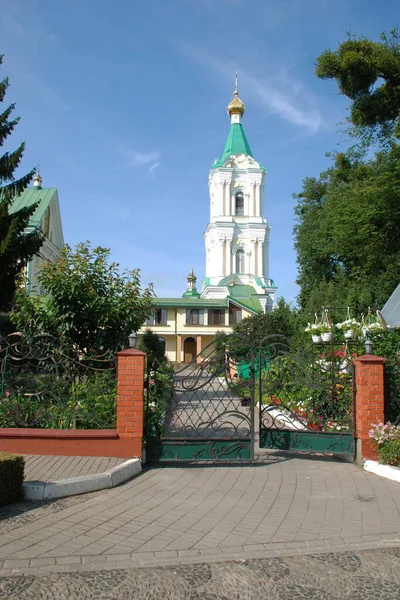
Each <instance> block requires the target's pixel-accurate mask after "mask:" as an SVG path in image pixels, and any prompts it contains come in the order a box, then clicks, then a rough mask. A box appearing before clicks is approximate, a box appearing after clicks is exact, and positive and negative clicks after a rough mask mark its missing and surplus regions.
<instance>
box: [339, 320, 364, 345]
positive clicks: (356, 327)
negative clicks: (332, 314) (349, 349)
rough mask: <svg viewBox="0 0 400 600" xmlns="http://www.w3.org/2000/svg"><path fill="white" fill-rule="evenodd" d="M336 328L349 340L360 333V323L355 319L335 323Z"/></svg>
mask: <svg viewBox="0 0 400 600" xmlns="http://www.w3.org/2000/svg"><path fill="white" fill-rule="evenodd" d="M336 328H337V329H339V330H340V331H342V332H343V334H344V337H345V338H346V339H347V340H350V339H352V338H354V337H357V336H358V335H360V333H361V323H359V322H358V321H357V320H356V319H350V318H348V319H346V320H345V321H343V322H342V323H337V324H336Z"/></svg>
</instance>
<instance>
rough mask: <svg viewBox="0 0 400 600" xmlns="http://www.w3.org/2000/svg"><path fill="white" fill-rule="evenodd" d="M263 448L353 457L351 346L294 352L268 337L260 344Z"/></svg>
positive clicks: (282, 343) (259, 393)
mask: <svg viewBox="0 0 400 600" xmlns="http://www.w3.org/2000/svg"><path fill="white" fill-rule="evenodd" d="M259 356H260V361H261V363H263V364H264V367H263V368H261V369H260V370H259V374H258V393H257V397H258V404H259V423H260V429H259V436H260V438H259V443H260V448H270V449H271V448H275V449H279V450H301V451H309V452H318V453H330V454H345V455H348V457H349V458H350V459H354V451H355V446H354V439H353V423H352V417H353V412H354V406H353V405H354V387H353V365H352V360H351V357H350V356H349V350H348V347H347V346H345V347H343V346H339V347H335V346H333V344H332V345H331V344H328V345H326V344H321V345H318V346H317V347H315V346H314V349H313V352H312V353H308V352H306V351H302V352H297V353H294V352H291V351H290V349H289V346H288V343H287V341H286V340H285V339H283V338H281V337H279V336H269V337H268V338H265V340H263V342H262V344H261V345H260V348H259Z"/></svg>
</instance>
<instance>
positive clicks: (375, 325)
mask: <svg viewBox="0 0 400 600" xmlns="http://www.w3.org/2000/svg"><path fill="white" fill-rule="evenodd" d="M384 329H385V328H384V326H383V325H382V323H380V322H379V321H375V322H374V323H369V325H365V326H364V327H363V331H364V333H366V332H367V331H383V330H384Z"/></svg>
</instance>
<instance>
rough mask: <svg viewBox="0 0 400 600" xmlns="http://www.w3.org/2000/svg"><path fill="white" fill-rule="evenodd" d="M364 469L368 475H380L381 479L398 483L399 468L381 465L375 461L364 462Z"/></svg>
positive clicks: (399, 477)
mask: <svg viewBox="0 0 400 600" xmlns="http://www.w3.org/2000/svg"><path fill="white" fill-rule="evenodd" d="M364 469H365V470H366V471H369V472H370V473H375V475H380V476H381V477H386V479H391V480H392V481H397V482H398V483H400V468H399V467H391V466H390V465H382V464H381V463H379V462H377V461H376V460H366V461H365V463H364Z"/></svg>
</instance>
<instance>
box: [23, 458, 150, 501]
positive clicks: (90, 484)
mask: <svg viewBox="0 0 400 600" xmlns="http://www.w3.org/2000/svg"><path fill="white" fill-rule="evenodd" d="M141 471H142V463H141V461H140V460H139V459H138V458H131V459H129V460H126V461H125V462H123V463H122V464H120V465H117V466H116V467H113V468H112V469H109V470H108V471H106V472H105V473H96V474H94V475H83V476H82V477H71V478H69V479H60V480H59V481H46V482H41V481H32V482H27V483H24V484H23V488H24V497H25V500H36V501H37V500H54V499H55V498H65V497H66V496H75V495H77V494H87V493H88V492H97V491H98V490H105V489H107V488H113V487H115V486H117V485H119V484H120V483H123V482H124V481H127V480H128V479H131V478H132V477H134V476H135V475H138V474H139V473H141Z"/></svg>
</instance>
